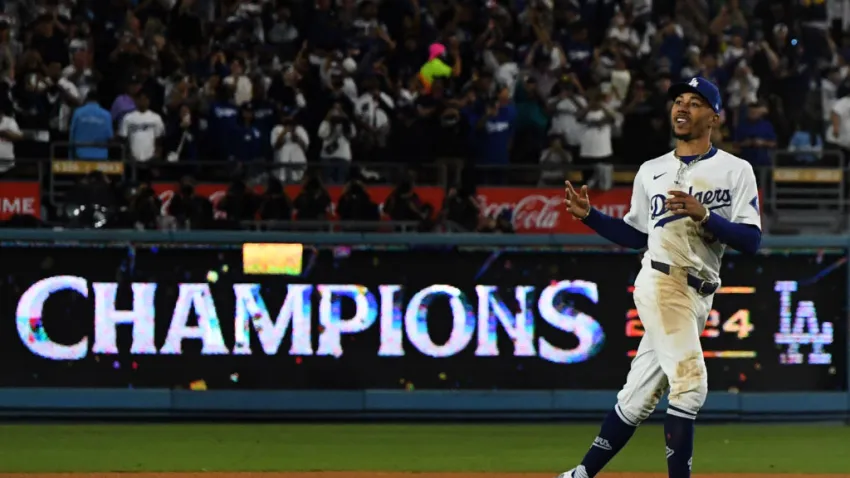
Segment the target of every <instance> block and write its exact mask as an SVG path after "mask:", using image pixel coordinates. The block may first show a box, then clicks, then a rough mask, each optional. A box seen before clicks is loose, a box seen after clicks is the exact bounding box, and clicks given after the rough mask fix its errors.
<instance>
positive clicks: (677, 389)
mask: <svg viewBox="0 0 850 478" xmlns="http://www.w3.org/2000/svg"><path fill="white" fill-rule="evenodd" d="M705 380H706V370H705V361H704V359H703V357H702V352H700V351H698V350H695V351H693V352H689V353H688V354H687V355H686V356H685V358H683V359H682V360H680V361H679V362H678V363H677V364H676V376H675V377H672V378H671V380H670V401H671V402H672V401H673V400H678V399H680V398H681V396H682V395H683V394H685V393H687V392H693V391H696V390H699V388H700V386H701V385H702V383H703V382H704V381H705Z"/></svg>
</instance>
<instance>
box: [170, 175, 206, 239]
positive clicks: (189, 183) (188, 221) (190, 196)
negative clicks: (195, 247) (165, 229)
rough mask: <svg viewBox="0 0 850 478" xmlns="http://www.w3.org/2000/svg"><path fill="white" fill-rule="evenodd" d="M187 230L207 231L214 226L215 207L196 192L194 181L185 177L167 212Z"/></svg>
mask: <svg viewBox="0 0 850 478" xmlns="http://www.w3.org/2000/svg"><path fill="white" fill-rule="evenodd" d="M166 212H167V213H168V214H169V215H170V216H172V217H174V218H175V219H176V220H177V223H178V225H180V227H183V228H186V229H207V228H209V227H210V226H211V225H212V221H213V206H212V203H211V202H210V200H209V199H207V198H206V197H204V196H202V195H200V194H197V193H196V192H195V184H194V180H193V179H192V178H190V177H184V178H182V179H181V180H180V187H179V189H178V190H177V191H176V192H175V194H174V196H173V197H172V198H171V202H169V204H168V207H167V211H166Z"/></svg>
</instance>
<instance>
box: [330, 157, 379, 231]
mask: <svg viewBox="0 0 850 478" xmlns="http://www.w3.org/2000/svg"><path fill="white" fill-rule="evenodd" d="M337 215H338V216H339V218H340V219H341V220H343V221H379V220H380V219H381V214H380V212H379V211H378V205H377V204H375V202H374V201H372V198H371V197H370V196H369V192H368V191H367V190H366V186H365V185H364V184H363V176H362V175H361V174H360V170H359V169H357V168H356V167H355V168H354V169H352V170H351V177H350V178H349V179H348V182H347V183H345V188H344V189H343V190H342V195H341V196H340V197H339V202H338V203H337Z"/></svg>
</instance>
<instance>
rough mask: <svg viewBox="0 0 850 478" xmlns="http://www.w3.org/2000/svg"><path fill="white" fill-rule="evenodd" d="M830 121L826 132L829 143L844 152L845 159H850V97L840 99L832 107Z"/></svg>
mask: <svg viewBox="0 0 850 478" xmlns="http://www.w3.org/2000/svg"><path fill="white" fill-rule="evenodd" d="M830 120H831V121H830V122H829V125H828V127H827V130H826V141H827V143H830V145H831V147H832V148H834V149H840V150H842V151H844V156H845V158H848V157H850V156H848V154H850V95H848V96H843V97H841V98H839V99H838V100H837V101H836V102H835V104H834V105H832V114H831V115H830Z"/></svg>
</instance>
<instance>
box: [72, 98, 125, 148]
mask: <svg viewBox="0 0 850 478" xmlns="http://www.w3.org/2000/svg"><path fill="white" fill-rule="evenodd" d="M97 94H98V93H97V91H96V90H89V93H88V96H87V97H86V102H85V104H84V105H83V106H81V107H79V108H77V109H76V110H75V111H74V114H73V116H72V118H71V130H70V134H69V139H70V142H71V147H72V148H73V150H72V155H73V157H74V158H77V159H86V160H92V159H95V160H97V159H107V158H109V147H108V146H107V144H108V143H109V142H110V141H112V137H113V135H114V132H113V130H112V116H111V115H110V114H109V111H106V110H105V109H104V108H103V107H102V106H100V104H99V103H98V99H97ZM74 144H88V145H89V146H77V147H74ZM96 144H97V145H101V146H94V145H96Z"/></svg>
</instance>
